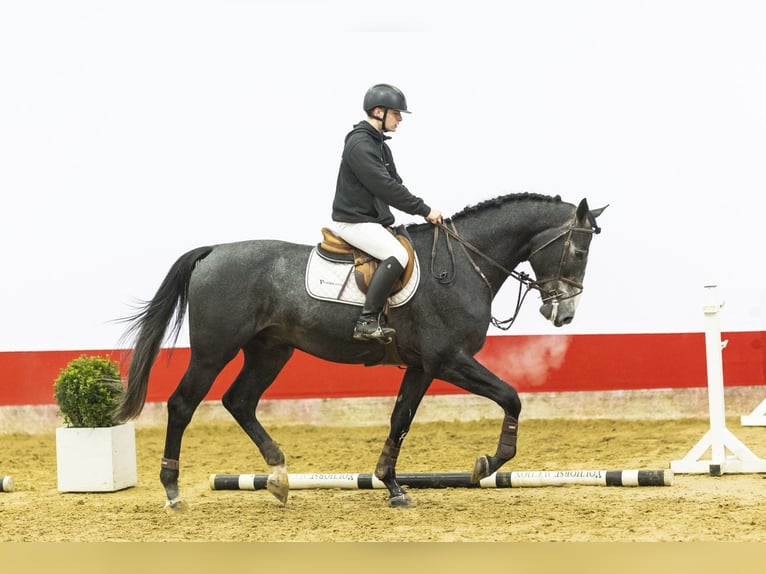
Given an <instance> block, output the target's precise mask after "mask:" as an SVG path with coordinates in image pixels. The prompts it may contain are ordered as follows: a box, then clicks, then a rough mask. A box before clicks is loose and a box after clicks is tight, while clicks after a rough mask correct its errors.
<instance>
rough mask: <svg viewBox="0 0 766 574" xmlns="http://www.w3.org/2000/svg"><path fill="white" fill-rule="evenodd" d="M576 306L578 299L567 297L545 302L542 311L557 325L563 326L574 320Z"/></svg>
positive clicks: (541, 307) (543, 314)
mask: <svg viewBox="0 0 766 574" xmlns="http://www.w3.org/2000/svg"><path fill="white" fill-rule="evenodd" d="M576 307H577V303H576V299H565V300H564V301H558V300H557V299H554V300H552V301H548V302H546V303H543V304H542V305H541V306H540V313H541V314H542V316H543V317H545V318H546V319H547V320H548V321H550V322H551V323H553V324H554V325H555V326H556V327H563V326H564V325H569V324H570V323H571V322H572V321H573V320H574V316H575V309H576Z"/></svg>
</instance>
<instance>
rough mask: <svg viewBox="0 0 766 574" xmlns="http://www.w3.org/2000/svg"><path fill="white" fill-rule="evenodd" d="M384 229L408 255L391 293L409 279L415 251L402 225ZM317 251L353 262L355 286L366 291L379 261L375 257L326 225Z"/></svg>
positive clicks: (339, 260)
mask: <svg viewBox="0 0 766 574" xmlns="http://www.w3.org/2000/svg"><path fill="white" fill-rule="evenodd" d="M386 229H388V231H390V232H391V234H392V235H394V237H396V239H397V240H398V241H399V243H401V244H402V246H403V247H404V248H405V249H406V250H407V255H408V257H407V266H406V267H405V268H404V271H402V275H401V277H399V279H398V280H397V281H396V283H394V287H393V289H392V290H391V294H392V295H393V294H395V293H398V292H399V291H401V290H402V288H403V287H404V286H405V285H406V284H407V281H409V280H410V277H412V272H413V269H414V268H415V252H414V251H413V249H412V243H411V242H410V239H409V237H408V236H407V234H406V233H407V232H406V231H405V229H404V227H403V226H400V227H398V228H397V229H392V228H390V227H388V228H386ZM317 253H318V254H319V255H320V256H322V257H323V258H324V259H327V260H328V261H334V262H337V263H353V265H354V280H355V281H356V286H357V287H358V288H359V290H360V291H361V292H362V293H365V294H366V293H367V288H368V287H369V285H370V280H371V279H372V276H373V274H374V273H375V270H376V269H377V268H378V264H379V263H380V261H379V260H378V259H375V258H374V257H373V256H372V255H369V254H368V253H365V252H364V251H362V250H361V249H357V248H356V247H354V246H353V245H351V244H350V243H347V242H346V240H344V239H342V238H341V237H338V236H337V235H336V234H335V232H334V231H333V230H332V229H329V228H327V227H323V228H322V242H321V243H319V244H317Z"/></svg>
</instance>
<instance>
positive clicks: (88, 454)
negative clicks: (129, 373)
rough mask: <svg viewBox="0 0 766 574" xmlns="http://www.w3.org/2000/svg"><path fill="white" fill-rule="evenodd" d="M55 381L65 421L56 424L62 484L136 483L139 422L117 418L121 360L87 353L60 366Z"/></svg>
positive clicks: (67, 488) (80, 488)
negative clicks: (59, 425) (62, 423)
mask: <svg viewBox="0 0 766 574" xmlns="http://www.w3.org/2000/svg"><path fill="white" fill-rule="evenodd" d="M53 387H54V392H53V396H54V398H55V399H56V403H57V404H58V406H59V409H60V411H61V415H62V416H63V418H64V424H65V426H64V427H59V428H57V429H56V466H57V475H58V490H59V491H60V492H113V491H115V490H121V489H123V488H128V487H131V486H135V484H136V438H135V427H134V424H133V423H132V422H129V423H124V424H115V421H114V419H113V418H112V410H113V409H114V407H115V405H116V404H117V400H118V399H119V397H120V395H121V394H122V392H123V387H122V380H121V379H120V371H119V368H118V366H117V363H116V362H114V361H111V360H109V358H108V357H88V356H85V355H82V356H80V357H79V358H77V359H74V360H72V361H71V362H69V364H67V365H66V367H64V368H63V369H61V372H60V373H59V376H58V377H57V378H56V381H55V382H54V384H53Z"/></svg>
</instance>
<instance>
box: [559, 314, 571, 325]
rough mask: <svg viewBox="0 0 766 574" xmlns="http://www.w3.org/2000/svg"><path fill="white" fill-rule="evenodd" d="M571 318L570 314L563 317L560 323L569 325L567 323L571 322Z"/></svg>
mask: <svg viewBox="0 0 766 574" xmlns="http://www.w3.org/2000/svg"><path fill="white" fill-rule="evenodd" d="M572 319H574V317H572V316H571V315H570V316H569V317H564V318H563V319H562V320H561V324H562V325H569V323H571V322H572Z"/></svg>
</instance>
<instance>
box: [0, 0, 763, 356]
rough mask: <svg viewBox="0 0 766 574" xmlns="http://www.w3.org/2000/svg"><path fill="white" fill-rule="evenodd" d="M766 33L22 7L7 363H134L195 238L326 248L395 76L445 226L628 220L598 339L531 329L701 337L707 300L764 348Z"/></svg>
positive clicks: (732, 8) (755, 8)
mask: <svg viewBox="0 0 766 574" xmlns="http://www.w3.org/2000/svg"><path fill="white" fill-rule="evenodd" d="M765 16H766V4H763V3H761V2H759V1H757V0H753V1H750V2H747V1H736V0H735V1H727V2H704V1H692V0H688V1H679V0H675V1H674V0H663V1H648V2H614V1H606V0H605V1H600V2H599V1H596V0H582V1H578V2H568V1H564V0H561V1H547V2H546V1H543V2H526V1H524V2H522V1H500V0H497V1H496V2H489V1H479V2H476V1H474V2H470V3H468V2H460V3H435V2H434V3H431V2H428V3H426V2H388V3H383V4H381V3H379V2H359V1H354V0H343V1H336V2H310V1H298V0H281V1H273V2H266V1H252V2H237V1H233V0H208V1H197V2H193V1H186V0H183V1H182V0H152V1H142V0H135V1H131V2H127V1H125V2H109V3H107V2H103V1H98V0H93V1H90V2H88V1H85V0H71V1H68V2H57V1H54V0H38V1H25V2H12V1H3V2H1V3H0V193H1V194H2V203H3V207H2V210H0V213H1V214H2V215H0V217H2V220H1V221H2V224H1V225H0V240H2V246H3V250H4V252H3V258H2V281H0V325H2V327H0V351H9V350H37V349H79V348H83V349H85V348H110V347H112V346H113V345H115V344H116V343H117V339H118V338H119V335H120V333H121V327H120V326H119V325H115V324H111V323H110V322H109V321H110V320H112V319H114V318H117V317H120V316H123V315H125V314H127V313H128V312H129V311H130V308H129V304H130V303H131V302H132V301H133V300H134V299H148V298H150V297H151V296H152V295H153V293H154V290H155V289H156V287H157V286H158V285H159V282H160V281H161V279H162V278H163V277H164V274H165V273H166V271H167V269H168V268H169V266H170V264H171V263H172V262H173V261H174V260H175V258H176V257H177V256H178V255H180V254H181V253H182V252H184V251H186V250H187V249H190V248H192V247H195V246H197V245H201V244H210V243H220V242H225V241H232V240H240V239H246V238H257V237H262V238H271V237H277V238H283V239H288V240H292V241H296V242H302V243H313V242H315V241H316V240H317V238H318V230H319V228H320V227H321V226H322V225H325V224H326V223H327V222H328V221H329V213H330V204H331V201H332V195H333V191H334V184H335V177H336V173H337V165H338V160H339V154H340V150H341V145H342V139H343V136H344V135H345V133H346V132H347V131H348V129H349V128H350V127H351V125H352V124H353V123H355V122H356V121H358V120H359V119H361V117H362V112H361V109H360V105H361V104H360V102H361V99H362V96H363V94H364V91H365V90H366V89H367V87H368V86H369V85H371V84H373V83H376V82H380V81H385V82H391V83H394V84H396V85H398V86H399V87H401V88H402V89H403V90H404V91H405V93H406V94H407V98H408V102H409V105H410V108H411V109H412V110H413V111H414V113H413V115H412V116H407V117H406V118H405V122H404V123H403V124H402V125H401V126H400V129H399V130H398V131H397V133H396V134H395V137H394V140H393V141H392V147H393V149H394V154H395V157H396V160H397V165H398V167H399V169H400V172H401V173H402V175H403V176H404V178H405V182H406V183H407V184H408V185H409V187H410V188H411V189H412V191H413V192H415V193H417V194H419V195H422V196H423V197H424V198H426V200H427V201H429V202H430V203H431V204H433V205H434V206H436V207H440V208H441V209H442V211H444V212H445V213H446V214H450V213H454V212H456V211H458V210H460V209H462V208H463V207H464V206H465V205H468V204H473V203H476V202H478V201H481V200H483V199H487V198H490V197H494V196H496V195H501V194H505V193H509V192H516V191H534V192H539V193H546V194H560V195H562V197H563V198H564V199H566V200H568V201H571V202H577V201H579V199H580V198H581V197H583V196H587V197H588V199H589V201H590V203H591V205H592V206H594V207H598V206H601V205H604V204H607V203H609V204H610V207H609V209H608V210H607V211H606V212H605V214H604V216H603V217H602V219H601V224H602V226H603V228H604V232H603V234H602V235H600V236H598V237H596V239H595V241H594V244H593V247H592V251H591V263H590V269H589V272H588V276H587V277H586V291H585V294H584V296H583V300H582V303H581V306H580V310H579V316H578V318H577V319H576V321H575V323H574V324H573V325H571V326H570V327H567V328H566V330H565V331H563V330H554V329H553V327H551V326H549V325H548V324H546V323H545V322H544V321H543V320H542V318H541V317H539V316H538V314H537V312H536V306H537V305H536V303H535V302H529V303H528V304H527V306H526V307H525V308H524V311H523V313H522V317H521V319H520V320H519V322H518V323H517V326H516V327H515V328H514V330H513V331H512V333H514V334H524V333H547V332H557V333H564V332H569V333H591V332H593V333H626V332H675V331H698V330H702V311H701V305H702V291H703V289H702V288H703V285H705V284H709V283H715V284H719V285H720V286H721V290H722V292H723V294H724V296H725V298H726V300H727V306H726V308H725V312H724V314H723V315H722V327H723V328H724V329H725V330H727V329H728V330H762V329H766V288H765V287H764V285H763V283H764V281H763V280H764V276H765V275H766V273H764V271H763V263H762V262H763V260H764V256H763V253H764V247H763V244H764V241H763V237H762V233H761V229H762V227H763V225H762V221H763V217H764V215H763V210H764V207H766V199H764V191H766V170H765V169H764V158H766V106H765V105H764V102H766V66H764V61H766V35H764V34H763V24H764V22H765V21H766V20H765V19H764V17H765ZM412 220H413V219H412V218H411V217H409V216H406V215H401V217H400V222H402V223H403V222H407V221H412ZM514 299H515V285H509V288H506V289H504V290H503V292H501V293H500V295H499V298H498V299H497V302H496V306H495V311H496V314H497V315H499V316H502V317H503V318H505V316H506V315H507V314H508V312H509V310H510V308H511V307H512V304H513V303H514V302H515V301H514ZM184 341H185V339H183V338H182V340H181V343H182V344H183V343H184Z"/></svg>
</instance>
